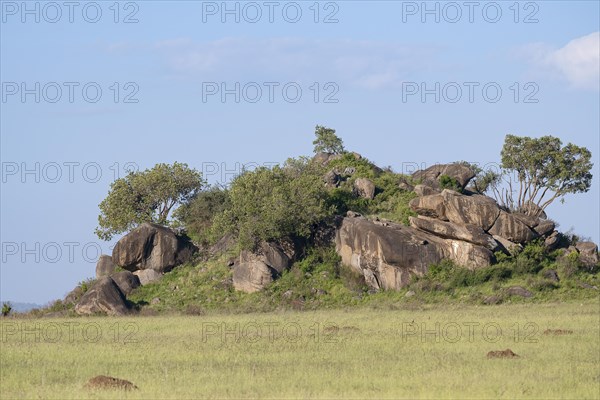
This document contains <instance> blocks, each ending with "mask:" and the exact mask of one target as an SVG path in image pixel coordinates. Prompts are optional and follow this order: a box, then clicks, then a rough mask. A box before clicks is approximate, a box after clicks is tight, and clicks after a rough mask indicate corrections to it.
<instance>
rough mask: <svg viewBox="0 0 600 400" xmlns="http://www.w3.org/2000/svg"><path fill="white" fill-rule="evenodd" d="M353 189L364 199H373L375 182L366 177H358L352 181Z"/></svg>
mask: <svg viewBox="0 0 600 400" xmlns="http://www.w3.org/2000/svg"><path fill="white" fill-rule="evenodd" d="M354 190H355V191H356V193H357V194H358V195H359V196H360V197H362V198H365V199H368V200H373V199H374V198H375V184H374V183H373V181H371V180H370V179H367V178H358V179H357V180H355V181H354Z"/></svg>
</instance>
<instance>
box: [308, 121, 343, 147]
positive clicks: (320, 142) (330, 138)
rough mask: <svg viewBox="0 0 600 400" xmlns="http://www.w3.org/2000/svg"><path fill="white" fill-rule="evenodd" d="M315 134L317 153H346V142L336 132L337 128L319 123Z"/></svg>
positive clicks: (314, 142)
mask: <svg viewBox="0 0 600 400" xmlns="http://www.w3.org/2000/svg"><path fill="white" fill-rule="evenodd" d="M315 136H316V139H315V140H314V141H313V144H314V145H315V150H314V151H315V153H331V154H342V153H344V142H343V141H342V139H340V138H339V137H338V136H337V135H336V134H335V129H331V128H326V127H324V126H321V125H317V126H316V127H315Z"/></svg>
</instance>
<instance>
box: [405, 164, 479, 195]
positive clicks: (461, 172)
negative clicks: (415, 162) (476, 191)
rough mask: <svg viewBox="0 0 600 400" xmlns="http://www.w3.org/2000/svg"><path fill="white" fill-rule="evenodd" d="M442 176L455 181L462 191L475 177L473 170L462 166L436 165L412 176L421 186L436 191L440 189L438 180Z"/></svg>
mask: <svg viewBox="0 0 600 400" xmlns="http://www.w3.org/2000/svg"><path fill="white" fill-rule="evenodd" d="M442 175H447V176H449V177H451V178H454V179H456V181H457V182H458V184H459V185H460V186H461V187H462V188H463V189H464V188H465V187H466V186H467V185H468V184H469V182H470V181H471V179H473V178H474V177H475V173H474V172H473V170H472V169H471V168H469V167H467V166H466V165H463V164H438V165H433V166H431V167H429V168H427V169H424V170H421V171H417V172H415V173H413V174H412V176H413V178H415V179H420V180H421V182H422V184H424V185H426V186H429V187H432V188H437V189H439V188H440V183H439V178H440V177H441V176H442Z"/></svg>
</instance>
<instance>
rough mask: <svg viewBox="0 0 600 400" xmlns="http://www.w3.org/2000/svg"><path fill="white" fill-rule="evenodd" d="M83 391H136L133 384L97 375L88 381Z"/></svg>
mask: <svg viewBox="0 0 600 400" xmlns="http://www.w3.org/2000/svg"><path fill="white" fill-rule="evenodd" d="M84 388H85V389H91V390H96V389H120V390H132V389H137V388H138V387H137V386H135V385H134V384H133V383H131V382H129V381H126V380H124V379H119V378H113V377H110V376H104V375H98V376H96V377H93V378H92V379H90V380H89V381H88V382H87V383H86V384H85V386H84Z"/></svg>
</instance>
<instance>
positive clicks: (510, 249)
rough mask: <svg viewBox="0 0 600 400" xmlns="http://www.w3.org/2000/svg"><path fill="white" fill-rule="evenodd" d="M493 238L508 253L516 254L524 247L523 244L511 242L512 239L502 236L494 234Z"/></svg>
mask: <svg viewBox="0 0 600 400" xmlns="http://www.w3.org/2000/svg"><path fill="white" fill-rule="evenodd" d="M493 238H494V240H495V241H496V242H497V243H498V244H499V245H500V250H502V251H504V252H505V253H507V254H512V255H515V254H517V253H518V252H519V251H520V250H521V249H523V246H521V245H520V244H519V243H514V242H511V241H510V240H508V239H505V238H503V237H501V236H496V235H494V236H493Z"/></svg>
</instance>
